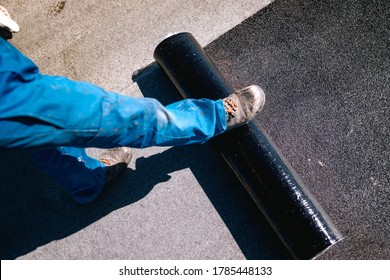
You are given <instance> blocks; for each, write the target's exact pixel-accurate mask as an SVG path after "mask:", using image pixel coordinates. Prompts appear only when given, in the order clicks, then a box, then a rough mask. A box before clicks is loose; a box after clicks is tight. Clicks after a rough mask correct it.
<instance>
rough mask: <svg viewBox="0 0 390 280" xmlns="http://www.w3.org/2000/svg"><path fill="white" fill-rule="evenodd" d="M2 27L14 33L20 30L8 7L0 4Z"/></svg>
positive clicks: (0, 26)
mask: <svg viewBox="0 0 390 280" xmlns="http://www.w3.org/2000/svg"><path fill="white" fill-rule="evenodd" d="M0 28H2V29H6V30H8V31H10V32H12V33H16V32H19V30H20V28H19V25H18V24H17V23H16V22H15V21H13V20H12V19H11V16H10V14H9V13H8V11H7V9H6V8H4V7H3V6H0Z"/></svg>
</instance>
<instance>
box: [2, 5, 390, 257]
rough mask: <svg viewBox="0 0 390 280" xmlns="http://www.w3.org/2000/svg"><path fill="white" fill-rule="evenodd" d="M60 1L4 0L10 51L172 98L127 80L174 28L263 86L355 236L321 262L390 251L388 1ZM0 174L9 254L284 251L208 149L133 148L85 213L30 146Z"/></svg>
mask: <svg viewBox="0 0 390 280" xmlns="http://www.w3.org/2000/svg"><path fill="white" fill-rule="evenodd" d="M61 2H62V1H39V2H36V1H34V3H32V1H22V0H20V1H3V5H5V6H6V7H7V8H9V10H10V11H11V12H12V13H13V14H15V19H16V20H18V22H19V23H20V24H21V27H22V28H23V32H22V33H20V34H18V35H16V36H15V38H14V40H13V41H12V42H13V43H14V44H15V45H16V46H17V47H19V48H20V49H21V50H22V51H23V52H24V53H26V54H27V55H28V56H30V57H32V58H33V59H34V60H35V61H36V62H37V63H38V65H39V66H40V67H41V69H42V71H43V72H45V73H49V74H58V75H67V76H69V77H71V78H74V79H79V80H86V81H90V82H94V83H97V84H99V85H100V86H103V87H104V88H106V89H107V90H112V91H117V92H121V93H123V94H127V95H132V96H141V95H145V96H152V97H157V98H159V99H160V100H162V101H163V102H164V103H169V102H171V101H173V100H175V99H177V98H179V97H178V95H177V94H176V92H175V89H174V88H173V86H172V85H171V84H170V83H169V81H167V79H166V77H165V76H164V75H163V73H162V72H161V71H159V70H158V68H157V69H155V70H154V71H151V72H150V73H149V74H148V75H147V76H145V77H144V79H143V81H140V82H139V83H138V85H137V84H134V83H133V82H132V81H131V74H132V73H133V72H134V71H135V70H138V69H139V68H141V67H143V66H145V65H147V64H149V63H151V62H152V61H153V58H152V54H153V50H154V47H155V46H156V44H157V43H158V42H159V41H160V39H161V38H163V37H165V36H166V34H167V33H169V32H176V31H189V32H192V33H193V34H194V35H195V37H196V38H197V39H198V40H199V41H200V42H201V44H202V45H208V46H207V47H206V51H207V52H208V53H209V54H210V56H211V57H213V58H214V60H215V61H216V63H217V65H218V66H219V68H220V69H221V71H222V72H223V74H224V75H225V76H226V77H227V78H228V80H229V81H230V82H231V83H232V84H233V85H234V86H235V87H236V88H239V87H242V86H246V85H248V84H252V83H256V84H259V85H261V86H262V87H263V88H264V90H265V91H266V93H267V104H266V106H265V109H264V112H263V113H262V114H261V115H260V116H259V117H258V118H257V119H256V122H257V123H258V125H260V126H262V127H263V129H265V131H266V132H267V133H268V134H269V135H270V136H271V137H272V138H273V141H274V142H275V143H276V145H277V146H278V148H279V149H280V150H281V152H282V153H283V154H284V155H285V156H286V158H287V159H288V160H289V162H290V163H291V165H292V166H293V167H294V168H295V169H296V171H297V172H298V174H299V175H300V176H301V177H302V178H303V180H304V182H305V183H306V185H307V187H308V188H309V189H310V190H311V191H312V193H313V194H314V195H315V197H316V198H317V199H318V200H319V202H320V203H321V204H322V206H323V208H324V209H325V210H326V211H327V213H328V214H329V215H330V217H331V218H332V219H333V221H334V222H335V224H336V225H337V226H338V227H339V229H340V230H341V232H342V233H343V234H344V236H345V239H344V240H343V241H342V242H341V243H339V244H338V245H336V246H335V247H332V248H331V249H330V250H329V251H327V252H326V253H325V254H324V255H322V256H321V258H322V259H388V258H389V257H390V249H389V248H390V243H389V239H388V233H389V232H390V228H389V227H390V226H389V225H390V211H389V207H388V204H389V201H390V191H389V182H390V179H389V174H388V170H389V158H390V155H389V151H390V147H389V125H390V120H389V113H388V112H389V109H390V106H389V92H390V89H389V78H390V72H389V69H390V68H389V66H390V61H389V58H390V56H389V54H390V50H389V36H388V34H390V27H389V21H388V19H389V13H390V7H389V3H388V1H387V0H379V1H367V3H362V1H357V0H356V1H354V0H347V1H342V2H340V1H319V2H313V1H309V0H296V1H288V0H277V1H275V2H274V3H272V4H271V5H269V6H267V7H266V8H265V9H262V8H263V7H264V6H265V5H266V4H269V1H173V2H171V1H166V3H165V2H164V3H162V4H161V6H160V4H158V5H159V7H156V5H157V4H155V3H153V1H132V2H131V3H128V1H105V2H104V5H102V4H101V3H99V2H98V1H82V2H80V1H79V2H77V1H70V0H68V1H66V2H65V5H61ZM363 2H364V1H363ZM159 3H160V2H159ZM168 3H169V4H168ZM187 5H190V8H188V6H187ZM62 6H63V9H61V7H62ZM87 11H88V12H87ZM253 14H255V15H254V16H253V17H251V18H249V19H247V20H245V21H244V22H243V23H242V24H239V23H241V22H242V21H243V20H244V19H245V18H247V17H248V16H250V15H253ZM233 27H234V28H233ZM232 28H233V29H232ZM221 35H222V36H221ZM0 167H1V168H0V172H1V173H0V178H1V181H0V185H1V187H0V200H1V201H0V205H1V206H0V207H1V209H0V210H1V211H0V213H1V214H0V215H1V216H0V221H1V228H2V231H1V233H0V240H1V241H0V249H1V250H0V252H1V258H2V259H4V258H20V259H243V258H247V259H288V258H290V256H289V254H288V253H287V252H286V251H285V249H284V247H283V246H282V244H280V242H279V240H278V239H277V238H276V236H275V235H274V233H273V232H272V230H271V229H270V228H269V226H268V224H267V223H266V222H265V221H264V218H263V217H262V216H261V214H260V213H258V211H257V209H256V207H255V206H254V205H253V203H252V202H251V200H250V198H249V197H248V195H247V194H246V193H245V192H243V191H242V187H241V186H240V184H239V182H238V181H237V179H236V178H235V176H234V174H232V172H231V171H230V169H229V168H228V167H227V166H226V164H225V163H224V161H223V160H222V159H221V157H220V156H219V154H218V153H217V152H216V151H215V150H214V149H213V147H212V146H210V145H208V144H205V145H195V146H188V147H182V148H149V149H145V150H136V151H135V158H134V160H133V162H132V163H131V164H130V165H129V169H128V171H127V172H126V174H125V175H124V176H123V177H122V178H120V179H119V180H118V182H117V184H116V186H115V187H114V188H112V189H110V190H107V191H105V192H104V193H103V194H102V196H101V197H100V198H99V199H98V200H97V201H96V203H94V204H92V205H89V206H79V205H76V204H74V203H73V202H72V201H71V200H70V199H69V198H68V197H67V196H66V195H65V194H64V193H63V192H62V191H61V189H59V188H58V187H57V186H55V185H54V184H53V183H52V182H51V180H50V178H48V177H46V176H45V175H44V174H43V173H42V172H41V171H40V170H37V169H35V168H34V167H33V166H32V165H31V162H30V161H29V159H28V158H27V157H26V156H25V155H23V154H22V153H19V152H5V153H2V154H1V155H0Z"/></svg>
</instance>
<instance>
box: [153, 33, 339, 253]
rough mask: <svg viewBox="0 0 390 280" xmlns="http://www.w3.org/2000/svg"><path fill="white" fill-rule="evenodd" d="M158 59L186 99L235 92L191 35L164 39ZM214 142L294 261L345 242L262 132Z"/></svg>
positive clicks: (250, 129)
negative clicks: (341, 241)
mask: <svg viewBox="0 0 390 280" xmlns="http://www.w3.org/2000/svg"><path fill="white" fill-rule="evenodd" d="M154 58H155V59H156V61H157V63H158V64H159V65H160V66H161V67H162V68H163V69H164V71H165V72H166V74H167V75H168V77H169V78H170V79H171V80H172V82H173V83H174V85H175V86H176V88H177V89H178V90H179V92H180V93H181V95H182V96H183V97H184V98H210V99H220V98H224V97H226V96H228V95H229V94H231V93H233V92H234V91H235V89H234V88H233V87H232V86H231V85H229V83H228V82H227V81H226V80H225V79H224V77H223V76H222V75H221V73H220V72H219V70H218V69H217V68H216V66H215V64H214V63H213V62H212V61H211V59H210V58H209V57H208V56H207V54H206V53H205V51H204V50H203V48H202V47H201V46H200V44H199V43H198V42H197V41H196V39H195V38H194V37H193V36H192V34H190V33H178V34H175V35H173V36H171V37H168V38H166V39H165V40H163V41H162V42H161V43H160V44H159V45H158V46H157V47H156V49H155V52H154ZM266 94H267V93H266ZM212 141H213V144H214V145H215V146H216V147H217V148H218V150H219V151H220V152H221V154H222V156H223V157H224V158H225V160H226V161H227V162H228V164H229V166H230V167H231V168H232V170H233V171H234V172H235V174H236V175H237V177H238V178H239V179H240V181H241V182H242V184H243V185H244V187H245V189H246V190H247V191H248V192H249V194H250V195H251V197H252V199H253V200H254V201H255V203H256V205H257V206H258V207H259V209H260V210H261V211H262V213H263V214H264V215H265V217H266V218H267V220H268V221H269V223H270V224H271V226H272V227H273V229H274V230H275V232H276V233H277V234H278V236H279V237H280V239H281V240H282V242H283V243H284V244H285V246H286V247H287V249H288V250H289V251H290V253H291V254H292V255H293V257H294V258H296V259H312V258H315V257H316V256H318V255H319V254H321V252H323V251H325V250H326V249H328V248H329V247H330V246H332V245H333V244H335V243H336V242H338V241H339V240H341V238H342V237H341V235H340V233H339V232H338V230H337V229H336V228H335V227H334V225H333V224H332V223H331V221H330V219H329V218H328V217H327V215H326V213H325V212H324V211H323V210H322V209H321V207H320V205H319V204H318V202H316V200H315V199H314V198H313V197H312V195H311V194H310V192H309V191H308V189H307V188H306V187H305V186H304V184H303V183H302V181H301V180H300V179H299V177H298V176H297V174H296V173H295V172H294V171H293V170H292V168H291V166H290V165H289V164H288V163H287V162H286V160H285V159H284V158H283V157H282V155H281V154H280V153H279V152H278V151H277V148H276V147H275V146H274V145H273V144H272V143H271V142H270V140H269V138H268V137H267V136H266V135H265V134H264V132H263V131H262V130H261V128H259V127H257V126H256V125H255V124H254V123H253V122H249V123H248V124H247V125H244V126H242V127H240V128H237V129H234V130H232V131H229V132H227V133H225V134H223V135H221V136H218V137H217V138H215V139H213V140H212Z"/></svg>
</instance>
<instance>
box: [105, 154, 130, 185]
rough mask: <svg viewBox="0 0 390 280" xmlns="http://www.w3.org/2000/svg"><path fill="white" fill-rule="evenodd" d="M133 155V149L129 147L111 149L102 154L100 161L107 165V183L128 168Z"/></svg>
mask: <svg viewBox="0 0 390 280" xmlns="http://www.w3.org/2000/svg"><path fill="white" fill-rule="evenodd" d="M131 157H132V151H131V149H130V148H127V147H121V148H114V149H109V150H106V151H105V152H103V153H102V154H101V156H100V159H99V161H100V162H102V163H104V165H105V166H106V167H107V175H106V183H108V182H110V181H112V180H113V179H115V178H117V177H118V176H119V175H120V174H121V173H122V172H123V171H125V170H126V168H127V165H128V164H129V163H130V160H131Z"/></svg>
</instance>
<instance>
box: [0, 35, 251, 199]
mask: <svg viewBox="0 0 390 280" xmlns="http://www.w3.org/2000/svg"><path fill="white" fill-rule="evenodd" d="M5 61H6V63H4V62H5ZM244 92H245V91H244ZM249 93H250V92H249ZM234 99H235V101H234V100H231V101H232V102H236V103H237V102H238V103H240V102H239V101H238V99H237V97H234ZM257 103H258V102H257ZM225 105H226V104H224V101H222V100H217V101H213V100H208V99H202V100H189V99H188V100H183V101H179V102H176V103H174V104H171V105H169V106H167V107H164V106H162V105H161V104H160V103H159V102H158V101H157V100H155V99H150V98H131V97H126V96H122V95H119V94H116V93H110V92H105V91H104V90H103V89H101V88H99V87H97V86H95V85H92V84H89V83H84V82H75V81H71V80H68V79H66V78H64V77H54V76H47V75H41V74H40V73H39V71H38V69H37V67H36V66H35V64H34V63H33V62H31V61H30V60H29V59H28V58H27V57H25V56H24V55H23V54H21V53H20V52H19V51H18V50H17V49H15V48H14V47H13V46H12V45H10V44H9V43H8V42H6V41H4V40H3V39H0V148H19V149H26V150H29V151H35V152H37V151H42V153H45V152H46V153H47V152H48V151H50V150H51V151H53V149H54V148H56V147H60V146H71V147H80V148H84V147H98V148H112V147H122V146H127V147H140V148H142V147H148V146H157V145H158V146H172V145H173V146H177V145H185V144H193V143H203V142H205V141H207V140H209V139H210V138H212V137H215V136H217V135H219V134H221V133H223V132H224V131H225V130H226V128H227V124H228V122H229V123H233V124H237V123H238V124H239V123H240V121H238V122H237V121H236V122H235V121H233V122H230V121H231V120H232V118H230V117H227V116H228V115H230V114H227V111H226V110H225ZM243 108H244V107H243ZM232 109H233V111H234V110H236V109H237V108H236V106H232ZM256 110H257V109H256ZM238 111H240V110H238ZM241 111H243V110H241ZM252 111H253V110H252ZM244 115H245V114H244ZM227 119H228V122H227ZM233 119H234V118H233ZM57 151H58V150H57ZM52 153H53V152H52ZM56 153H57V154H56V155H55V156H52V157H46V159H47V161H46V162H44V163H43V164H42V165H41V166H48V167H49V168H48V169H49V173H50V165H51V161H54V162H55V163H56V164H54V165H53V166H56V167H57V168H56V169H57V170H58V171H61V166H62V165H61V164H59V163H63V162H66V160H62V159H60V160H59V159H57V158H58V156H59V154H58V152H56ZM41 158H42V157H40V156H39V155H38V159H37V160H36V161H37V162H38V163H39V162H40V159H41ZM48 158H49V159H50V160H48ZM76 158H77V157H76ZM76 158H75V157H73V159H71V161H72V162H74V163H75V159H76ZM67 159H68V158H67ZM74 166H79V167H78V168H80V169H83V168H84V169H89V170H84V169H83V170H81V171H80V174H84V175H85V176H87V177H88V174H90V173H91V172H90V170H93V169H91V168H88V166H86V165H85V164H84V165H77V164H76V165H74ZM73 170H74V169H73ZM51 173H52V174H53V172H51ZM93 173H94V172H92V174H93ZM70 174H71V172H68V173H66V172H64V176H62V175H61V174H60V175H59V176H58V177H59V181H61V180H62V179H61V178H68V176H69V175H70ZM92 177H94V176H92ZM76 178H77V176H76ZM69 180H70V181H72V180H73V179H72V178H70V179H69ZM86 180H87V181H91V180H92V181H94V180H95V179H94V178H92V179H91V178H86ZM78 181H79V182H83V181H82V180H78ZM95 181H96V180H95ZM66 184H69V183H68V182H65V183H63V184H62V185H66ZM69 185H72V184H69ZM87 185H88V184H86V183H85V184H84V183H82V184H80V185H79V186H80V187H79V188H78V189H79V190H82V189H83V188H84V186H87ZM86 188H87V189H88V187H86ZM99 188H100V185H99V184H97V186H95V189H99ZM76 193H77V192H76ZM89 197H93V195H91V194H90V195H89Z"/></svg>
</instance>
